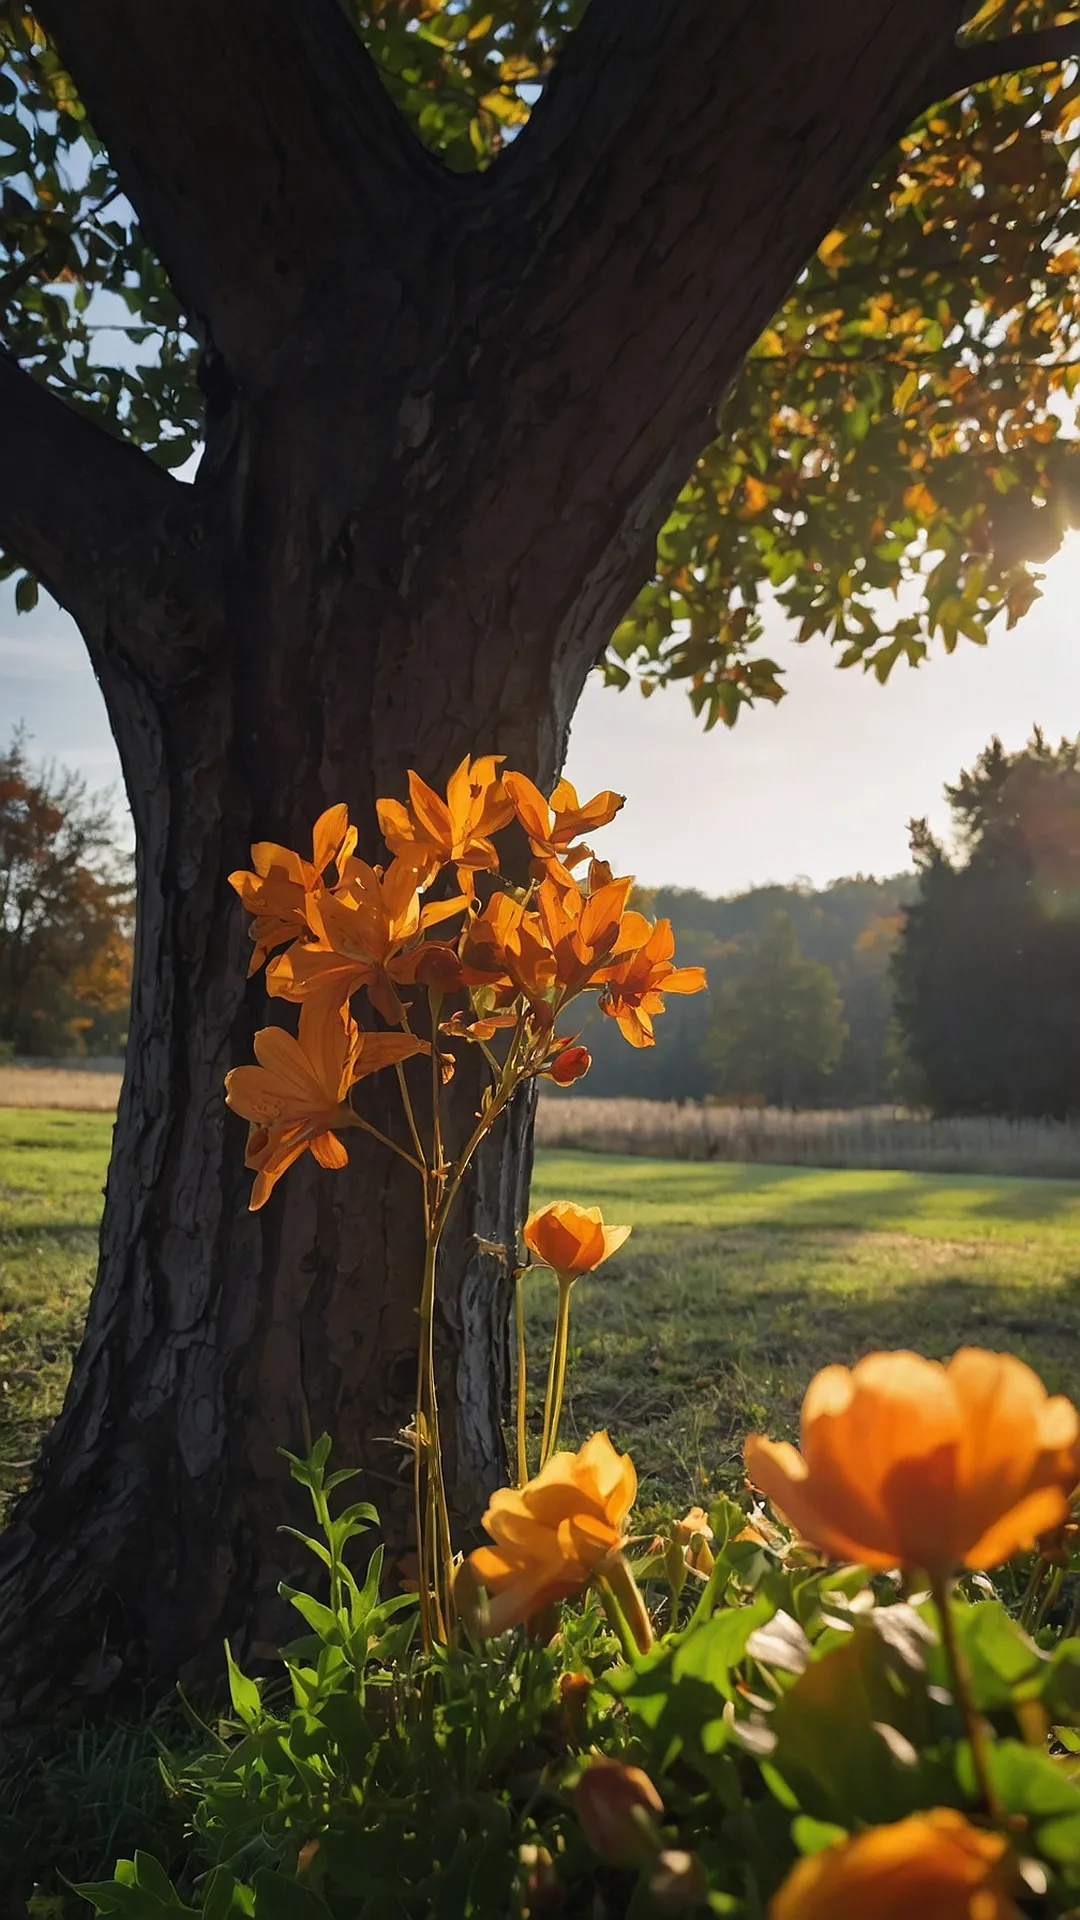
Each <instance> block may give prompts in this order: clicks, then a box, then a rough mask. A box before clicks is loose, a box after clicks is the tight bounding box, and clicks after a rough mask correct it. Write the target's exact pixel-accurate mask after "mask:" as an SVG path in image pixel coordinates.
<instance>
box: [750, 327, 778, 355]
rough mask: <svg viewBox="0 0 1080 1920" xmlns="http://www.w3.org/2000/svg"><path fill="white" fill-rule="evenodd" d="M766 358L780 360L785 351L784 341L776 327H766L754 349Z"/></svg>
mask: <svg viewBox="0 0 1080 1920" xmlns="http://www.w3.org/2000/svg"><path fill="white" fill-rule="evenodd" d="M754 351H755V353H758V354H761V355H762V357H763V358H764V359H767V360H778V359H779V358H780V356H781V354H782V353H783V351H784V342H783V340H782V338H781V336H780V335H779V334H778V333H777V331H776V328H775V327H766V329H765V331H764V333H763V334H762V335H761V337H760V339H759V340H758V343H757V346H756V347H755V349H754Z"/></svg>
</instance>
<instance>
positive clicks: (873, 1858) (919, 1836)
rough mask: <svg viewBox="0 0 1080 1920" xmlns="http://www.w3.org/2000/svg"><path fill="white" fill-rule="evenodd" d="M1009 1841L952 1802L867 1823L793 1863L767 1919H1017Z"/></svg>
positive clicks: (1018, 1911)
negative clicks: (970, 1819)
mask: <svg viewBox="0 0 1080 1920" xmlns="http://www.w3.org/2000/svg"><path fill="white" fill-rule="evenodd" d="M1015 1884H1016V1876H1015V1873H1014V1871H1013V1867H1012V1861H1011V1857H1010V1851H1009V1843H1008V1841H1007V1839H1006V1838H1005V1836H1004V1835H1003V1834H1000V1833H992V1832H990V1831H988V1830H987V1829H986V1828H985V1827H973V1826H972V1825H971V1824H970V1823H969V1822H968V1821H967V1820H965V1818H964V1816H963V1814H962V1813H957V1812H956V1811H955V1809H954V1808H952V1807H937V1808H935V1809H933V1811H931V1812H930V1813H915V1814H912V1815H911V1817H910V1819H907V1820H897V1821H895V1822H894V1823H893V1824H892V1825H890V1826H887V1827H870V1828H869V1829H868V1830H867V1831H866V1832H865V1833H857V1834H854V1835H853V1836H852V1838H851V1839H850V1840H840V1841H838V1842H837V1843H836V1845H835V1846H832V1847H825V1848H824V1849H823V1850H822V1851H821V1852H820V1853H812V1854H808V1855H807V1857H806V1858H805V1859H804V1860H800V1861H798V1862H797V1864H796V1865H795V1866H794V1867H793V1868H792V1870H791V1872H790V1873H789V1874H788V1877H787V1879H786V1880H785V1881H784V1884H783V1886H782V1887H781V1888H780V1891H779V1893H777V1894H776V1895H774V1897H773V1899H772V1900H771V1901H770V1903H769V1915H768V1920H837V1916H838V1915H840V1914H842V1915H843V1916H844V1920H911V1915H912V1914H926V1915H927V1916H931V1915H932V1916H933V1920H975V1916H976V1915H977V1916H978V1920H1021V1914H1020V1909H1019V1907H1018V1906H1017V1905H1016V1902H1015V1901H1014V1900H1013V1898H1012V1889H1013V1887H1014V1886H1015Z"/></svg>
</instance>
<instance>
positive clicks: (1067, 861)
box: [580, 730, 1080, 1120]
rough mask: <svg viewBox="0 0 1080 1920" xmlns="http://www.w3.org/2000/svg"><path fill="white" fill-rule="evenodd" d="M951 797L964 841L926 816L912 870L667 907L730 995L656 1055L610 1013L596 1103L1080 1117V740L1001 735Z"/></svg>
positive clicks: (716, 985) (688, 899) (671, 892)
mask: <svg viewBox="0 0 1080 1920" xmlns="http://www.w3.org/2000/svg"><path fill="white" fill-rule="evenodd" d="M945 796H946V799H947V800H948V802H949V807H950V810H951V812H952V820H953V827H952V834H951V844H950V845H949V846H945V845H944V844H942V843H941V842H939V841H938V840H936V839H935V838H934V836H933V835H932V834H931V833H930V831H929V829H928V827H927V825H926V822H925V821H922V820H916V821H913V822H912V823H911V848H912V856H913V859H914V863H915V872H914V873H911V874H898V875H895V876H894V877H893V878H892V879H889V880H873V879H865V878H863V877H862V876H859V877H857V878H856V879H853V880H837V881H835V882H834V883H833V885H832V886H829V887H825V888H823V889H820V890H814V889H812V888H810V887H806V886H798V885H796V886H791V887H779V886H774V887H756V888H754V889H753V890H752V891H751V892H749V893H742V894H737V895H735V896H733V897H732V898H729V899H725V900H713V899H709V898H708V897H707V896H706V895H705V894H701V893H696V892H693V891H691V890H682V889H676V888H659V889H657V890H656V891H655V892H653V893H650V894H649V895H647V896H646V897H645V899H644V901H643V904H644V905H646V907H647V909H648V911H649V912H650V913H652V914H655V915H661V914H663V915H666V916H667V917H668V918H669V919H670V920H671V923H672V925H673V927H674V929H675V933H676V936H677V954H678V958H679V960H680V961H681V962H682V963H683V964H693V963H695V962H697V963H699V964H702V965H704V966H705V968H706V969H707V971H708V975H709V988H710V990H709V993H708V994H707V995H704V994H701V995H697V996H696V997H694V998H689V999H678V1000H676V999H672V1000H671V1001H669V1003H668V1010H667V1012H666V1013H665V1014H664V1015H663V1017H662V1018H660V1019H658V1020H657V1022H656V1047H655V1049H652V1050H649V1051H642V1052H639V1053H634V1052H631V1051H629V1050H627V1049H626V1048H624V1047H623V1046H622V1045H621V1044H620V1042H619V1038H618V1036H617V1035H615V1034H613V1033H612V1031H611V1030H610V1027H609V1023H608V1022H606V1021H604V1020H603V1018H602V1017H596V1016H594V1017H593V1019H592V1021H591V1023H590V1025H589V1028H588V1030H587V1033H586V1035H585V1037H586V1038H587V1040H588V1044H589V1046H590V1047H591V1049H592V1051H593V1056H594V1066H593V1070H592V1072H591V1073H590V1075H589V1076H588V1079H587V1080H586V1081H584V1082H582V1083H581V1087H580V1093H581V1095H582V1096H583V1097H588V1096H590V1095H591V1096H600V1097H604V1096H608V1097H627V1096H641V1097H645V1098H651V1099H655V1100H703V1099H706V1098H708V1097H709V1096H717V1097H720V1098H725V1099H728V1100H732V1101H744V1102H747V1103H759V1104H764V1105H767V1106H770V1107H815V1106H817V1107H842V1106H874V1105H878V1104H879V1103H881V1102H883V1101H889V1100H898V1101H900V1102H903V1103H906V1104H911V1105H916V1106H926V1107H928V1108H930V1109H931V1110H932V1111H933V1112H934V1113H938V1114H1000V1115H1006V1116H1010V1117H1013V1118H1020V1117H1022V1116H1031V1117H1036V1118H1053V1119H1059V1120H1060V1119H1067V1118H1072V1117H1075V1116H1077V1115H1078V1114H1080V741H1069V740H1062V741H1061V742H1060V743H1059V745H1058V746H1056V747H1053V746H1051V745H1049V744H1048V742H1047V740H1046V739H1045V737H1044V735H1043V734H1042V733H1040V732H1039V731H1038V730H1036V731H1035V733H1034V734H1033V735H1032V737H1031V739H1030V740H1029V742H1028V744H1027V746H1026V747H1024V748H1022V749H1021V750H1020V751H1019V752H1018V753H1007V752H1006V751H1005V749H1004V747H1003V746H1002V745H1001V742H1000V741H999V740H996V739H995V740H992V741H991V742H990V745H989V746H988V747H987V748H986V750H985V752H984V753H982V754H981V755H980V756H979V758H978V760H977V761H976V763H975V765H974V767H972V768H971V769H970V770H969V771H967V772H965V773H962V774H961V775H960V777H959V779H958V781H957V783H956V785H955V786H952V787H946V789H945Z"/></svg>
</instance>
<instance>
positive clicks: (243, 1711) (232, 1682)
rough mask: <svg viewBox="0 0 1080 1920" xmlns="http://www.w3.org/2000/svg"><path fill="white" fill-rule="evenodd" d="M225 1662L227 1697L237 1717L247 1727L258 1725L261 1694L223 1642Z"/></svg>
mask: <svg viewBox="0 0 1080 1920" xmlns="http://www.w3.org/2000/svg"><path fill="white" fill-rule="evenodd" d="M225 1664H226V1667H227V1669H228V1675H229V1697H230V1699H231V1700H232V1703H233V1706H234V1708H235V1709H236V1714H237V1717H238V1718H239V1719H240V1720H242V1721H243V1723H244V1725H245V1726H246V1727H249V1728H252V1729H253V1728H255V1727H257V1726H259V1725H260V1723H261V1722H262V1719H263V1704H262V1695H261V1694H260V1692H259V1689H258V1687H257V1686H256V1684H255V1682H254V1680H250V1679H249V1678H248V1676H247V1674H246V1673H242V1672H241V1671H240V1668H239V1667H238V1666H237V1664H236V1661H235V1660H234V1659H233V1653H232V1648H231V1647H230V1645H229V1643H228V1641H227V1640H226V1642H225Z"/></svg>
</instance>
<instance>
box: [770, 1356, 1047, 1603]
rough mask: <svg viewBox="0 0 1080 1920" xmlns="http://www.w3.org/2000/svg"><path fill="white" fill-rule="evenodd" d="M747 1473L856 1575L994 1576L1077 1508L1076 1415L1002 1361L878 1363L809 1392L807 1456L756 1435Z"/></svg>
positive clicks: (836, 1370) (829, 1371) (819, 1381)
mask: <svg viewBox="0 0 1080 1920" xmlns="http://www.w3.org/2000/svg"><path fill="white" fill-rule="evenodd" d="M745 1456H746V1470H747V1474H748V1476H749V1478H750V1480H751V1481H752V1482H753V1484H754V1486H756V1487H759V1488H760V1490H761V1491H762V1493H765V1494H767V1495H768V1497H769V1499H770V1500H772V1501H773V1502H774V1504H775V1505H776V1506H777V1507H778V1508H779V1510H780V1511H781V1512H782V1513H783V1514H784V1515H785V1517H786V1518H787V1519H788V1520H789V1521H790V1523H791V1525H792V1526H793V1527H794V1528H795V1529H796V1531H797V1532H798V1533H799V1534H800V1535H801V1536H802V1537H803V1538H804V1539H805V1540H807V1541H809V1542H810V1543H811V1545H813V1546H815V1547H818V1548H819V1549H820V1550H821V1551H822V1552H823V1553H827V1554H829V1555H830V1556H832V1557H833V1558H835V1559H838V1560H850V1561H853V1562H855V1563H857V1564H858V1565H860V1566H866V1567H878V1568H891V1567H914V1568H925V1569H926V1570H927V1572H929V1573H930V1575H931V1577H932V1578H935V1579H940V1578H943V1577H944V1576H945V1575H946V1574H948V1573H949V1572H951V1571H952V1569H953V1568H955V1567H958V1566H964V1567H972V1568H976V1567H979V1568H984V1567H996V1566H999V1565H1000V1563H1001V1562H1002V1561H1003V1560H1008V1559H1009V1557H1010V1556H1011V1555H1012V1554H1014V1553H1016V1552H1017V1551H1018V1550H1019V1549H1020V1548H1021V1547H1030V1546H1031V1545H1033V1543H1034V1541H1035V1540H1036V1539H1037V1537H1038V1535H1039V1534H1040V1533H1044V1532H1046V1531H1047V1529H1048V1528H1050V1527H1055V1526H1057V1525H1058V1524H1059V1523H1060V1522H1061V1521H1062V1520H1064V1518H1065V1516H1066V1514H1067V1513H1068V1511H1069V1501H1070V1496H1071V1494H1072V1493H1073V1490H1074V1488H1075V1487H1076V1484H1077V1481H1078V1480H1080V1416H1078V1415H1077V1411H1076V1408H1075V1407H1074V1406H1073V1405H1072V1404H1071V1402H1070V1401H1068V1400H1066V1399H1064V1398H1063V1396H1062V1395H1060V1394H1058V1395H1055V1396H1054V1397H1053V1398H1050V1397H1049V1396H1048V1395H1047V1392H1046V1389H1045V1387H1044V1386H1043V1384H1042V1381H1041V1380H1040V1379H1039V1377H1038V1375H1037V1374H1035V1373H1033V1372H1032V1371H1031V1368H1030V1367H1026V1366H1025V1365H1024V1364H1023V1362H1022V1361H1021V1360H1017V1359H1016V1358H1015V1357H1014V1355H1012V1354H1008V1353H987V1352H985V1351H983V1350H982V1349H981V1348H978V1347H965V1348H962V1349H961V1351H960V1352H959V1353H957V1354H955V1355H954V1356H953V1358H952V1360H950V1362H949V1364H948V1366H942V1365H941V1364H940V1363H939V1362H938V1361H936V1360H923V1359H922V1358H920V1356H919V1355H918V1354H917V1353H904V1352H900V1353H871V1354H868V1355H867V1356H866V1358H865V1359H863V1360H860V1361H859V1362H858V1363H857V1365H856V1366H854V1367H853V1368H851V1370H850V1371H849V1370H848V1368H847V1367H838V1366H834V1367H825V1368H824V1369H823V1370H822V1372H821V1373H818V1374H816V1375H815V1377H814V1379H813V1380H812V1381H811V1382H810V1385H809V1387H808V1388H807V1391H806V1397H805V1399H804V1401H803V1408H802V1452H801V1453H799V1452H797V1451H796V1449H795V1448H794V1447H792V1446H789V1445H788V1444H787V1442H780V1443H778V1442H776V1441H774V1440H766V1439H765V1438H764V1436H763V1435H761V1434H751V1436H750V1438H749V1439H748V1440H747V1442H746V1449H745Z"/></svg>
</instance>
